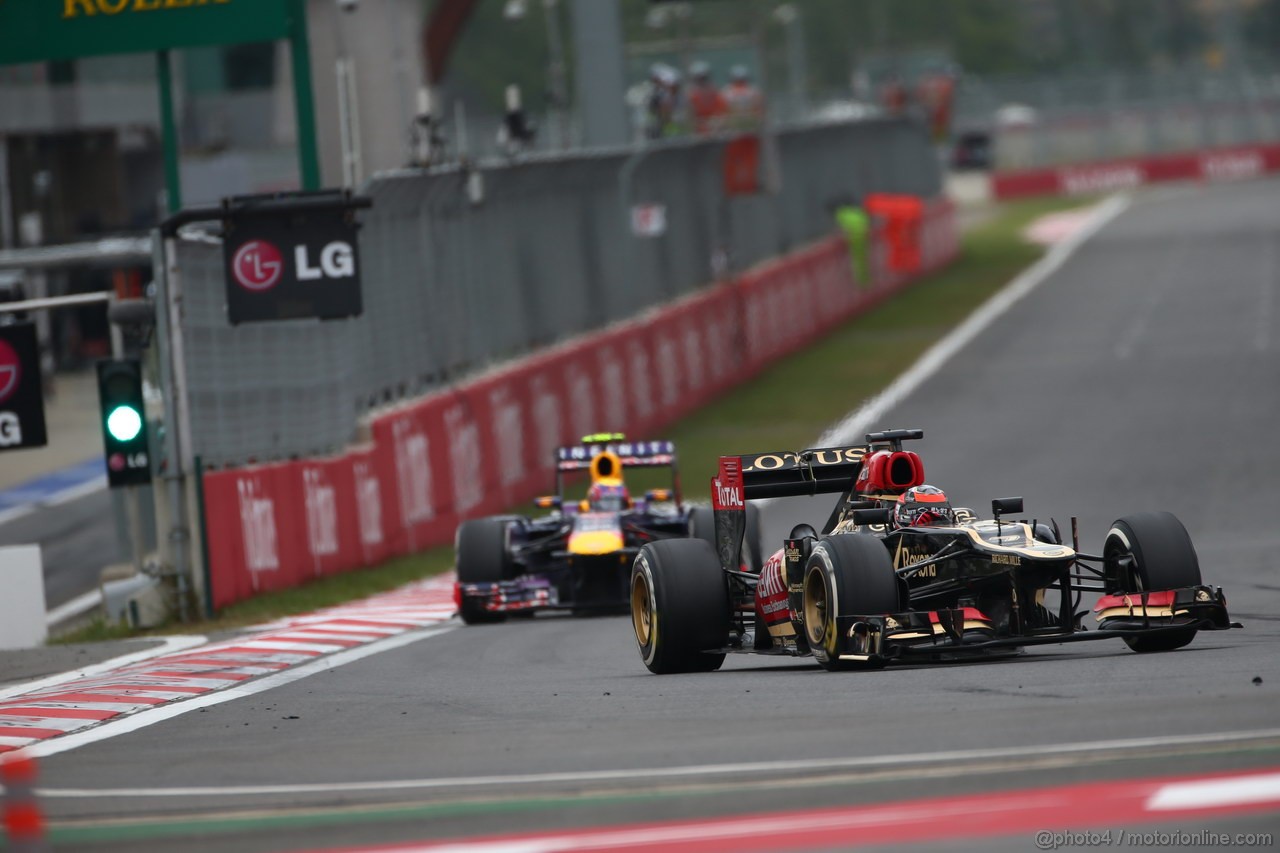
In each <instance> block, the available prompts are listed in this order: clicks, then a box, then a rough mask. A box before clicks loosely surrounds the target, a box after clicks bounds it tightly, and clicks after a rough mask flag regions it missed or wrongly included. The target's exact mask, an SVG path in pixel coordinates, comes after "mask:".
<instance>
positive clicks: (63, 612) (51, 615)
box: [44, 589, 102, 627]
mask: <svg viewBox="0 0 1280 853" xmlns="http://www.w3.org/2000/svg"><path fill="white" fill-rule="evenodd" d="M100 604H102V590H100V589H91V590H89V591H88V592H86V593H85V594H84V595H78V596H76V597H75V598H73V599H71V600H70V601H66V602H63V603H62V604H59V605H58V606H57V607H55V608H53V609H52V610H50V611H49V612H48V613H46V614H45V617H44V624H45V625H46V626H49V627H52V626H54V625H57V624H58V623H59V622H61V621H62V620H64V619H70V618H71V617H72V616H79V615H80V614H81V613H83V612H85V611H86V610H91V609H93V608H94V607H97V606H99V605H100Z"/></svg>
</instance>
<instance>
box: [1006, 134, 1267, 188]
mask: <svg viewBox="0 0 1280 853" xmlns="http://www.w3.org/2000/svg"><path fill="white" fill-rule="evenodd" d="M1270 172H1280V145H1241V146H1234V147H1231V148H1211V149H1207V150H1205V151H1192V152H1188V153H1183V154H1163V155H1159V156H1155V157H1140V158H1133V159H1126V160H1108V161H1104V162H1099V163H1084V164H1079V165H1075V166H1059V167H1056V168H1052V169H1028V170H1026V171H1019V172H999V173H996V174H995V175H992V177H991V193H992V195H993V196H994V197H995V198H997V199H1000V200H1002V201H1003V200H1007V199H1013V198H1026V197H1029V196H1039V195H1085V194H1091V193H1106V192H1114V191H1116V190H1123V189H1131V188H1133V187H1137V186H1141V185H1143V184H1153V183H1161V182H1164V181H1224V180H1240V179H1244V178H1256V177H1260V176H1262V175H1265V174H1268V173H1270Z"/></svg>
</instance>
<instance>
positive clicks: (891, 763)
mask: <svg viewBox="0 0 1280 853" xmlns="http://www.w3.org/2000/svg"><path fill="white" fill-rule="evenodd" d="M335 657H337V656H336V655H335ZM255 683H261V682H255ZM224 692H226V691H224ZM198 703H199V700H192V701H191V702H183V703H181V707H184V708H185V707H187V706H190V707H193V708H194V707H200V705H199V704H198ZM206 704H213V703H206ZM165 710H167V709H165V708H161V709H157V711H158V712H162V711H165ZM148 713H149V712H148ZM104 728H105V726H104ZM88 734H92V732H89V733H88ZM77 737H80V735H69V736H67V737H64V738H58V739H56V740H51V741H46V742H44V744H43V745H38V746H33V747H32V748H31V750H30V751H31V752H32V754H34V755H36V756H41V755H46V754H53V753H52V752H41V751H40V750H42V749H47V748H49V747H56V746H57V745H58V744H61V743H64V742H66V741H69V740H72V739H73V738H77ZM1274 738H1280V728H1275V729H1255V730H1252V731H1236V732H1215V733H1210V734H1198V735H1165V736H1161V737H1146V738H1126V739H1122V740H1100V741H1085V742H1080V743H1070V744H1034V745H1031V746H1012V747H997V748H994V749H966V750H955V751H951V752H922V753H914V754H905V755H904V754H899V755H879V756H859V757H856V758H814V759H795V760H783V761H751V762H742V763H739V764H696V765H692V766H685V767H640V768H633V769H626V770H581V771H567V772H560V773H525V774H513V775H509V776H461V777H441V778H434V779H392V780H385V781H373V782H354V781H352V782H314V783H300V784H293V785H233V786H222V787H212V786H209V787H183V788H41V789H40V792H39V793H40V795H41V796H48V797H65V798H93V799H99V798H104V797H220V796H221V797H239V796H257V795H266V794H328V793H354V792H357V791H401V790H419V789H429V788H474V787H482V786H490V785H499V786H502V785H508V786H509V785H536V784H546V783H582V782H608V781H637V780H646V779H688V778H696V777H699V776H744V775H748V774H755V773H759V774H766V775H767V774H770V773H774V774H778V773H787V772H812V771H833V770H858V769H870V768H874V769H889V768H894V767H904V766H914V765H923V764H946V763H948V762H958V763H963V762H972V761H990V760H993V759H1018V758H1044V757H1046V756H1053V755H1068V756H1069V755H1078V754H1087V753H1095V752H1103V753H1106V752H1122V751H1133V750H1144V749H1157V748H1159V749H1163V748H1166V747H1176V746H1202V745H1212V744H1231V743H1238V742H1244V741H1252V740H1265V739H1274ZM77 745H79V744H77Z"/></svg>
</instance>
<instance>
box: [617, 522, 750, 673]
mask: <svg viewBox="0 0 1280 853" xmlns="http://www.w3.org/2000/svg"><path fill="white" fill-rule="evenodd" d="M631 625H632V628H634V629H635V634H636V644H637V645H638V646H639V647H640V657H641V658H642V659H643V660H644V665H645V666H647V667H648V668H649V671H650V672H653V673H657V674H658V675H666V674H669V673H675V672H711V671H713V670H717V669H719V668H720V664H722V663H724V652H707V651H706V650H707V649H722V648H724V646H725V644H726V643H727V642H728V641H729V588H728V586H727V584H726V582H725V576H724V572H723V571H722V570H721V569H720V561H719V560H718V559H717V558H716V552H715V549H713V548H712V547H711V546H710V545H709V544H707V543H706V542H704V541H703V540H701V539H662V540H659V541H657V542H650V543H649V544H648V545H645V546H644V547H643V548H641V549H640V553H639V554H638V555H637V556H636V561H635V564H634V565H632V567H631Z"/></svg>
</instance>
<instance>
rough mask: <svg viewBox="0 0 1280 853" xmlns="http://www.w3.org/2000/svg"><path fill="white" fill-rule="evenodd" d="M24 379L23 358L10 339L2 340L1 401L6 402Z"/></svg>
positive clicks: (0, 347)
mask: <svg viewBox="0 0 1280 853" xmlns="http://www.w3.org/2000/svg"><path fill="white" fill-rule="evenodd" d="M21 379H22V359H20V358H19V357H18V351H17V350H15V349H14V348H13V347H12V346H11V345H10V344H9V342H8V341H0V403H5V402H7V401H8V400H9V398H10V397H12V396H13V394H14V392H15V391H17V390H18V382H19V381H20V380H21Z"/></svg>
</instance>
